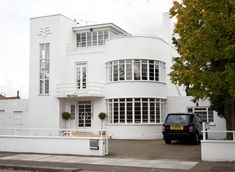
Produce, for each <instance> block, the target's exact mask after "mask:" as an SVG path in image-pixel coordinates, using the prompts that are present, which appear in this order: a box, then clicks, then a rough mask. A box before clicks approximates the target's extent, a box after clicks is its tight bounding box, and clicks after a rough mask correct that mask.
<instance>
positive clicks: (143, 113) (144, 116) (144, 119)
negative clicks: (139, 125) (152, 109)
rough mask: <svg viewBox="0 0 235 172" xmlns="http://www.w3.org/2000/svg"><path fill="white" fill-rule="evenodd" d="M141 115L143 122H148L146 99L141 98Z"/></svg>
mask: <svg viewBox="0 0 235 172" xmlns="http://www.w3.org/2000/svg"><path fill="white" fill-rule="evenodd" d="M142 115H143V116H142V118H143V123H148V101H143V100H142Z"/></svg>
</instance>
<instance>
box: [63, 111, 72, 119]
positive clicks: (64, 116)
mask: <svg viewBox="0 0 235 172" xmlns="http://www.w3.org/2000/svg"><path fill="white" fill-rule="evenodd" d="M70 117H71V114H70V113H69V112H63V113H62V118H63V119H64V120H66V121H67V120H68V119H69V118H70Z"/></svg>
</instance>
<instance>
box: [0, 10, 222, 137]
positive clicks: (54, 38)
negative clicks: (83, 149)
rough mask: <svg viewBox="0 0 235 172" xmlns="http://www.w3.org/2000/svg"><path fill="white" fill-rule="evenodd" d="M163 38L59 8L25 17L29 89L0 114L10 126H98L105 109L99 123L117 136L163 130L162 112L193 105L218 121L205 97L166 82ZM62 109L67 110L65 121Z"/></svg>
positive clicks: (168, 52)
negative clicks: (82, 20)
mask: <svg viewBox="0 0 235 172" xmlns="http://www.w3.org/2000/svg"><path fill="white" fill-rule="evenodd" d="M166 29H167V28H166ZM166 33H167V32H166ZM168 38H169V37H167V36H166V37H163V38H160V37H157V36H148V35H132V34H130V33H128V32H126V31H125V30H123V29H121V28H120V27H118V26H116V25H115V24H113V23H104V24H96V25H86V26H80V25H77V23H76V21H74V20H71V19H69V18H67V17H65V16H63V15H51V16H43V17H36V18H31V21H30V77H29V96H30V97H29V100H14V103H11V106H14V107H13V108H12V109H13V110H12V111H11V112H10V111H9V112H8V110H7V109H6V107H7V106H8V105H9V103H8V104H7V100H4V101H1V102H0V105H1V106H0V116H1V118H2V120H3V121H4V119H5V117H4V115H3V114H6V113H8V114H9V118H11V119H12V120H9V119H8V121H11V124H10V125H9V124H8V126H11V127H26V128H34V127H35V128H65V127H67V128H73V129H99V128H100V127H101V121H100V119H99V118H98V114H99V113H100V112H105V113H106V114H107V118H106V119H105V121H104V126H103V127H104V128H105V129H107V132H108V134H109V135H110V137H112V138H117V139H157V138H162V134H161V127H162V122H163V121H164V118H165V116H166V114H167V113H168V112H195V113H200V114H201V117H202V118H204V119H205V120H207V121H208V122H211V124H212V125H214V127H215V128H216V127H217V128H221V127H222V128H223V127H224V121H223V120H222V119H220V118H219V117H218V116H217V115H216V113H215V112H213V111H212V110H211V109H210V108H209V106H210V104H209V102H208V101H200V102H198V104H199V106H196V104H195V103H194V102H192V101H191V100H192V97H188V96H186V95H185V91H184V89H183V88H181V87H177V86H176V85H174V84H172V83H171V81H170V79H169V76H168V74H169V72H170V70H171V69H170V67H171V65H172V63H173V62H172V57H174V56H175V55H176V52H175V49H174V48H173V47H172V46H171V44H170V43H169V39H168ZM11 101H13V100H11ZM21 101H24V102H21ZM14 108H17V109H18V110H17V113H15V112H14ZM62 112H70V113H71V115H72V116H71V119H70V120H69V121H68V122H67V124H66V125H65V122H64V120H63V119H62V117H61V113H62ZM16 119H17V122H16ZM2 120H1V121H2ZM1 125H2V126H4V125H6V124H3V123H2V124H1Z"/></svg>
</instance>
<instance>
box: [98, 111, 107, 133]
mask: <svg viewBox="0 0 235 172" xmlns="http://www.w3.org/2000/svg"><path fill="white" fill-rule="evenodd" d="M106 116H107V115H106V113H105V112H100V113H99V118H100V120H101V129H100V130H101V132H102V128H103V120H104V119H105V118H106ZM104 134H105V131H103V132H102V135H104Z"/></svg>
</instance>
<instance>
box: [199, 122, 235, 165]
mask: <svg viewBox="0 0 235 172" xmlns="http://www.w3.org/2000/svg"><path fill="white" fill-rule="evenodd" d="M206 129H208V131H206ZM210 133H219V134H220V135H221V134H224V135H225V138H226V133H231V134H232V136H233V139H232V140H221V137H218V138H217V139H215V140H209V139H210V138H209V139H208V138H207V136H206V135H209V134H210ZM201 156H202V160H203V161H235V131H222V130H210V129H209V128H208V125H207V124H206V123H205V122H203V140H202V141H201Z"/></svg>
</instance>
